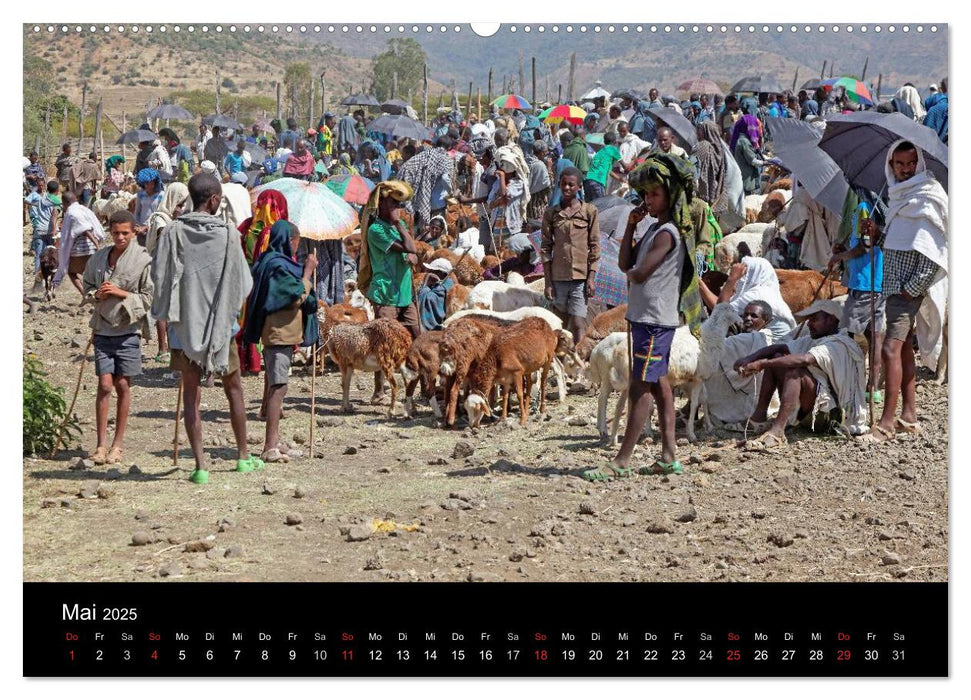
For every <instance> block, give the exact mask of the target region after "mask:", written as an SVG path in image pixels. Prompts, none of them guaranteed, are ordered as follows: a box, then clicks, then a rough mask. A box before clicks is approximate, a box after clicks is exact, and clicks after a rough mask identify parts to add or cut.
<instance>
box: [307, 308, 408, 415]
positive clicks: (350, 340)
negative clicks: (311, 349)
mask: <svg viewBox="0 0 971 700" xmlns="http://www.w3.org/2000/svg"><path fill="white" fill-rule="evenodd" d="M410 345H411V334H410V333H409V332H408V330H407V329H406V328H405V327H404V326H402V325H401V324H400V323H398V322H397V321H395V320H393V319H388V318H379V319H377V320H374V321H371V322H369V323H364V324H358V323H339V324H337V325H336V326H334V327H333V328H332V329H331V330H330V333H329V335H328V338H327V342H326V343H325V344H324V347H325V348H326V349H327V351H328V353H330V356H331V359H333V360H334V362H335V363H336V364H337V366H338V367H340V370H341V387H342V389H343V400H342V402H341V410H343V411H344V412H345V413H349V412H350V411H351V410H352V409H351V402H350V399H349V393H350V389H351V378H352V377H353V376H354V370H356V369H359V370H363V371H366V372H379V371H380V372H383V373H384V376H385V377H387V378H388V383H389V384H390V385H391V406H390V408H389V409H388V417H389V418H393V417H394V410H395V402H396V400H397V398H398V384H397V382H395V379H394V372H395V370H399V371H400V370H401V368H402V367H403V366H404V364H405V359H406V357H407V355H408V348H409V347H410ZM402 378H404V374H403V373H402ZM406 383H407V382H406Z"/></svg>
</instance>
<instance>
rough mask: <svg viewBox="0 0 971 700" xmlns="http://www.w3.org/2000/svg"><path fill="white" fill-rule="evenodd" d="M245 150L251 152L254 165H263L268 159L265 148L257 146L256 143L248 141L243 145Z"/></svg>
mask: <svg viewBox="0 0 971 700" xmlns="http://www.w3.org/2000/svg"><path fill="white" fill-rule="evenodd" d="M243 150H245V151H246V152H247V153H249V154H250V158H251V159H252V160H253V164H254V165H262V164H263V161H265V160H266V151H264V150H263V148H262V147H261V146H257V145H256V144H255V143H250V142H249V141H247V142H246V145H245V146H243Z"/></svg>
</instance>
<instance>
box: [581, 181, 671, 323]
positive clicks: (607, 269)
mask: <svg viewBox="0 0 971 700" xmlns="http://www.w3.org/2000/svg"><path fill="white" fill-rule="evenodd" d="M592 204H593V206H595V207H597V211H598V215H597V221H598V223H599V226H600V263H599V264H598V265H597V276H596V277H595V278H594V283H593V284H594V292H593V297H594V299H599V300H600V301H602V302H604V303H605V304H609V305H611V306H619V305H620V304H626V303H627V275H625V274H624V273H623V272H621V271H620V268H619V267H618V266H617V257H618V255H619V254H620V241H621V239H622V238H623V237H624V229H625V228H626V227H627V217H628V216H629V215H630V212H631V210H632V209H633V208H634V205H632V204H631V203H630V202H628V201H627V200H625V199H622V198H620V197H615V196H612V195H609V196H607V197H600V198H599V199H595V200H593V202H592ZM656 221H657V219H655V218H654V217H652V216H645V217H644V219H643V221H641V222H640V223H639V224H637V228H635V229H634V241H635V242H636V241H639V240H640V239H641V237H642V236H643V235H644V234H645V233H646V232H647V229H648V228H650V226H651V224H653V223H655V222H656Z"/></svg>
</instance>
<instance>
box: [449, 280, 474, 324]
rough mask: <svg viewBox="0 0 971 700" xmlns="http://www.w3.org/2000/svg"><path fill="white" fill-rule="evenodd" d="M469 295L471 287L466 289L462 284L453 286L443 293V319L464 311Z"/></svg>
mask: <svg viewBox="0 0 971 700" xmlns="http://www.w3.org/2000/svg"><path fill="white" fill-rule="evenodd" d="M471 293H472V288H471V287H466V286H465V285H464V284H453V285H452V288H451V289H449V290H448V291H447V292H446V293H445V318H448V317H449V316H451V315H452V314H454V313H456V312H457V311H461V310H462V309H464V308H465V304H466V302H468V300H469V294H471Z"/></svg>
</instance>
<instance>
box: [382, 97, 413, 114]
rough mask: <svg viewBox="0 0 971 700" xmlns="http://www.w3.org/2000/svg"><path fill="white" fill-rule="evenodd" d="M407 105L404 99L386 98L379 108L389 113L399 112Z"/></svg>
mask: <svg viewBox="0 0 971 700" xmlns="http://www.w3.org/2000/svg"><path fill="white" fill-rule="evenodd" d="M408 106H409V105H408V103H407V102H405V101H404V100H387V101H386V102H382V103H381V109H383V110H384V111H385V112H389V113H391V114H401V113H403V112H404V111H405V109H406V108H407V107H408Z"/></svg>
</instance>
